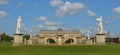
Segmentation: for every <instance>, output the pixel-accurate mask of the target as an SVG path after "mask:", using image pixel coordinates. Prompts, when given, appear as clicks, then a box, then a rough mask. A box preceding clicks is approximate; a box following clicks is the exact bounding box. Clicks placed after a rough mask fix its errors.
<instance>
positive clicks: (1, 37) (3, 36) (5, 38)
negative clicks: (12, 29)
mask: <svg viewBox="0 0 120 55" xmlns="http://www.w3.org/2000/svg"><path fill="white" fill-rule="evenodd" d="M0 40H1V42H11V40H13V38H12V37H10V36H9V35H6V33H2V34H0Z"/></svg>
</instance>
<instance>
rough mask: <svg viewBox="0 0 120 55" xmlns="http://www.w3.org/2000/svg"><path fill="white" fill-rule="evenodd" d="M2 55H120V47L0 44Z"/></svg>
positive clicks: (0, 53) (0, 54)
mask: <svg viewBox="0 0 120 55" xmlns="http://www.w3.org/2000/svg"><path fill="white" fill-rule="evenodd" d="M0 55H120V45H79V46H38V45H34V46H20V47H13V46H12V45H11V44H9V43H1V44H0Z"/></svg>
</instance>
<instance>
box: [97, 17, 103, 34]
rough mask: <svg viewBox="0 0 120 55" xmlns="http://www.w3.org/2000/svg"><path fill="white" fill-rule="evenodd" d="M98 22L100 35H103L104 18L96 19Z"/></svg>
mask: <svg viewBox="0 0 120 55" xmlns="http://www.w3.org/2000/svg"><path fill="white" fill-rule="evenodd" d="M96 20H97V21H98V33H103V24H102V16H100V18H97V19H96Z"/></svg>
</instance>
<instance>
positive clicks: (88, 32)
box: [87, 30, 90, 39]
mask: <svg viewBox="0 0 120 55" xmlns="http://www.w3.org/2000/svg"><path fill="white" fill-rule="evenodd" d="M87 37H88V39H90V31H89V30H88V31H87Z"/></svg>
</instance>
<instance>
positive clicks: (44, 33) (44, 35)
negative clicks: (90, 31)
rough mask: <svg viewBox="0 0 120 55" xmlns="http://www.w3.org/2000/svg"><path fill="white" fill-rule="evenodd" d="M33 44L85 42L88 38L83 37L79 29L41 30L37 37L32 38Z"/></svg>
mask: <svg viewBox="0 0 120 55" xmlns="http://www.w3.org/2000/svg"><path fill="white" fill-rule="evenodd" d="M32 42H33V44H57V45H63V44H85V43H87V38H86V37H82V35H81V32H80V31H79V30H63V29H61V28H59V29H58V30H41V31H40V33H39V35H38V36H37V37H33V38H32Z"/></svg>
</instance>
